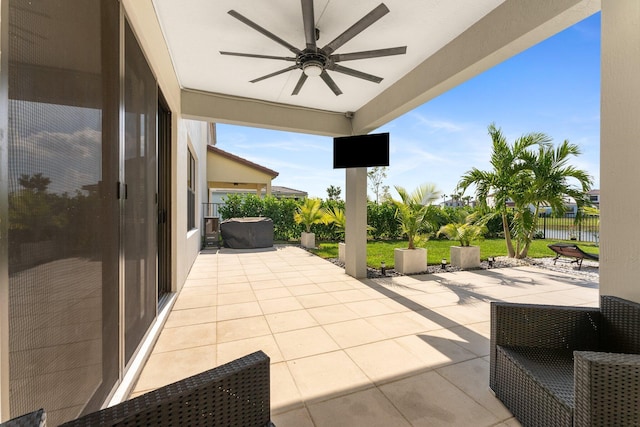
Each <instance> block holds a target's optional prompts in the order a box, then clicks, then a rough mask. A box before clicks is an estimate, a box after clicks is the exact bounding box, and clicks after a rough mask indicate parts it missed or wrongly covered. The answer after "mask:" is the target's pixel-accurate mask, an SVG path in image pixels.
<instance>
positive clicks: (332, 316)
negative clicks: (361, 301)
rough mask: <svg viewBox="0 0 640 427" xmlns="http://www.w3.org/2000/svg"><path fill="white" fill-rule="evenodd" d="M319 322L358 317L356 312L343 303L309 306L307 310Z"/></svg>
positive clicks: (324, 322) (339, 320)
mask: <svg viewBox="0 0 640 427" xmlns="http://www.w3.org/2000/svg"><path fill="white" fill-rule="evenodd" d="M307 312H308V313H309V314H311V316H313V317H314V318H315V319H316V320H317V321H318V322H319V323H321V324H324V325H326V324H329V323H335V322H342V321H345V320H352V319H356V318H358V317H360V316H359V315H358V314H357V313H356V312H354V311H353V310H351V309H350V308H349V307H347V306H346V305H344V304H335V305H326V306H324V307H316V308H310V309H308V310H307Z"/></svg>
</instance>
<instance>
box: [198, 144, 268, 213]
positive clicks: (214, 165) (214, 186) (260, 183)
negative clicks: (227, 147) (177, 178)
mask: <svg viewBox="0 0 640 427" xmlns="http://www.w3.org/2000/svg"><path fill="white" fill-rule="evenodd" d="M278 175H279V174H278V172H276V171H274V170H272V169H269V168H267V167H265V166H261V165H259V164H257V163H253V162H251V161H249V160H247V159H243V158H242V157H239V156H236V155H235V154H231V153H228V152H226V151H224V150H221V149H219V148H218V147H215V146H213V145H208V146H207V187H208V189H209V203H223V200H222V198H223V197H224V196H225V195H227V194H229V193H255V194H256V195H258V196H262V195H263V194H265V195H270V194H271V193H272V187H271V181H272V180H273V179H275V178H276V177H277V176H278Z"/></svg>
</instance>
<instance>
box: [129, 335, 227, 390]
mask: <svg viewBox="0 0 640 427" xmlns="http://www.w3.org/2000/svg"><path fill="white" fill-rule="evenodd" d="M216 366H217V363H216V346H215V345H208V346H203V347H195V348H190V349H188V350H178V351H169V352H166V353H154V354H152V355H151V356H149V360H148V361H147V363H146V365H145V367H144V370H143V371H142V373H141V374H140V378H139V379H138V382H137V384H136V385H135V387H134V389H133V392H134V393H137V392H141V391H149V390H154V389H156V388H158V387H162V386H165V385H168V384H171V383H173V382H176V381H179V380H182V379H184V378H187V377H190V376H192V375H195V374H199V373H200V372H204V371H206V370H207V369H211V368H215V367H216Z"/></svg>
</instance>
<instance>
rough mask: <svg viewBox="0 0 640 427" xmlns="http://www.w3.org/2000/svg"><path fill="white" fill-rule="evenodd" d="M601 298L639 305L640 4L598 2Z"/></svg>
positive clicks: (623, 0)
mask: <svg viewBox="0 0 640 427" xmlns="http://www.w3.org/2000/svg"><path fill="white" fill-rule="evenodd" d="M601 38H602V54H601V55H602V56H601V67H602V77H601V79H602V82H601V83H602V85H601V107H600V108H601V113H600V194H601V195H602V200H601V204H600V210H601V216H600V245H601V248H600V294H601V295H616V296H619V297H621V298H625V299H629V300H632V301H636V302H640V281H638V270H639V269H640V197H638V192H637V189H638V185H639V184H640V173H639V172H638V165H639V164H640V2H639V1H637V0H619V1H618V0H617V1H603V2H602V36H601Z"/></svg>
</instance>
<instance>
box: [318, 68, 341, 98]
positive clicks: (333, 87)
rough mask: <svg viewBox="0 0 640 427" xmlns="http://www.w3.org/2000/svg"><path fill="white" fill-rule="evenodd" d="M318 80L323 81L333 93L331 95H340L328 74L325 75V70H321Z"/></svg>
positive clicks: (338, 89)
mask: <svg viewBox="0 0 640 427" xmlns="http://www.w3.org/2000/svg"><path fill="white" fill-rule="evenodd" d="M320 78H322V80H324V82H325V83H326V84H327V86H329V88H330V89H331V90H332V91H333V93H335V94H336V96H338V95H342V91H341V90H340V88H339V87H338V85H337V84H336V82H334V81H333V79H332V78H331V76H330V75H329V73H327V72H326V71H325V70H322V74H320Z"/></svg>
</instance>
